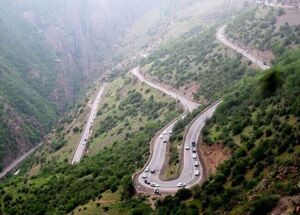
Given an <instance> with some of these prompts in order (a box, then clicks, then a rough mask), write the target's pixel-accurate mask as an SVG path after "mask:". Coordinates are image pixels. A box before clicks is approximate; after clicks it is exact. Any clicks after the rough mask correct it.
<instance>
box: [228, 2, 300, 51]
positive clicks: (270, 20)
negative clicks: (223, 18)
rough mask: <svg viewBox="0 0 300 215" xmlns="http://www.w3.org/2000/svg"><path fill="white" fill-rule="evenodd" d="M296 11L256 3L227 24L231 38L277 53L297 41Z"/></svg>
mask: <svg viewBox="0 0 300 215" xmlns="http://www.w3.org/2000/svg"><path fill="white" fill-rule="evenodd" d="M297 14H298V16H299V11H297V10H296V11H294V10H291V9H290V10H284V9H282V8H280V9H274V8H262V7H257V8H254V9H251V10H249V11H248V12H246V13H242V14H241V15H240V16H238V17H236V18H235V19H234V21H233V22H231V23H230V24H228V26H227V28H226V34H227V35H228V37H229V38H230V39H231V40H235V41H240V42H242V43H243V44H245V45H249V46H250V47H253V48H256V49H259V50H261V51H264V50H272V52H273V53H274V54H275V55H277V56H278V55H280V54H281V53H283V52H284V50H285V49H288V48H291V47H295V46H296V45H299V44H300V21H296V20H294V19H299V18H298V17H297Z"/></svg>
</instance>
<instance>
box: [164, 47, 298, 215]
mask: <svg viewBox="0 0 300 215" xmlns="http://www.w3.org/2000/svg"><path fill="white" fill-rule="evenodd" d="M299 59H300V50H296V51H292V52H290V53H289V54H286V55H284V56H282V57H281V59H279V60H278V62H277V63H276V66H274V67H273V68H271V69H270V70H269V71H266V72H265V73H264V74H258V75H257V76H255V77H254V78H247V79H244V80H242V81H241V82H240V83H239V84H237V85H236V86H234V88H233V90H232V92H231V93H230V94H228V95H227V96H226V97H225V98H224V102H223V104H222V105H221V106H220V108H218V109H217V111H216V114H215V115H214V117H213V118H212V120H210V122H209V124H208V126H207V127H206V131H205V132H204V135H205V137H204V139H205V140H206V142H207V143H209V144H211V143H214V142H216V141H217V142H223V143H224V144H226V145H227V146H229V147H231V148H232V150H233V152H234V154H233V156H232V158H231V159H229V160H228V161H226V162H225V163H224V164H222V165H221V166H220V167H219V168H218V171H217V173H216V175H214V176H212V177H210V178H209V180H208V181H207V182H205V183H204V185H203V186H202V187H201V188H195V189H194V199H195V201H194V203H193V204H192V205H194V206H191V207H192V208H195V206H196V207H197V208H198V209H197V210H201V211H202V212H204V213H208V214H219V213H225V214H247V213H250V214H266V213H267V212H268V211H270V210H271V209H272V208H273V207H274V205H276V202H277V201H278V199H279V198H281V197H283V196H292V195H296V194H299V192H300V190H299V187H298V185H297V184H298V181H299V177H300V176H299V171H298V170H299V168H300V166H299V154H300V146H299V136H300V130H299V129H300V128H299V121H300V115H299V114H300V109H299V107H300V106H299V96H298V95H299V93H300V91H299V90H300V89H299V86H300V79H299V77H300V73H299V72H300V60H299ZM211 134H213V136H211ZM250 199H251V201H250ZM178 201H179V198H173V199H171V200H170V199H167V200H166V201H164V202H162V203H161V202H160V203H158V205H159V207H158V209H159V210H158V213H159V214H164V213H165V211H166V210H169V211H173V213H175V211H180V210H183V211H184V210H186V209H185V208H184V205H187V204H188V205H189V202H186V203H183V204H181V205H180V204H178V203H179V202H180V201H179V202H178ZM167 208H169V209H167ZM172 208H173V209H172ZM163 211H164V212H163Z"/></svg>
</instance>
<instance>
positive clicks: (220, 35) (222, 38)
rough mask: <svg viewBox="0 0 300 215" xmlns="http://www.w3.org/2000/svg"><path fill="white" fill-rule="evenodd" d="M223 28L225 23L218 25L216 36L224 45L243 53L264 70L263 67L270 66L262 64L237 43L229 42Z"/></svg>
mask: <svg viewBox="0 0 300 215" xmlns="http://www.w3.org/2000/svg"><path fill="white" fill-rule="evenodd" d="M225 28H226V25H223V26H222V27H220V28H219V29H218V31H217V33H216V37H217V39H218V40H219V41H220V42H222V43H223V44H225V45H226V46H228V47H230V48H232V49H233V50H235V51H237V52H238V53H240V54H242V55H244V56H245V57H246V58H248V59H249V60H250V61H252V62H253V63H255V64H256V65H257V66H259V67H260V68H261V69H263V70H265V69H269V68H270V67H269V66H267V65H264V63H263V62H262V61H261V60H259V59H257V58H256V57H254V56H253V55H251V54H249V53H248V52H247V51H246V50H244V49H242V48H240V47H238V46H237V45H235V44H233V43H232V42H230V41H229V40H228V39H227V38H226V36H225Z"/></svg>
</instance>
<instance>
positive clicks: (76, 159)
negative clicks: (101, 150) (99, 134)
mask: <svg viewBox="0 0 300 215" xmlns="http://www.w3.org/2000/svg"><path fill="white" fill-rule="evenodd" d="M105 87H106V84H103V86H102V87H101V88H100V90H99V92H98V94H97V97H96V99H95V101H94V103H93V105H92V109H91V112H90V115H89V118H88V120H87V122H86V125H85V128H84V131H83V133H82V135H81V139H80V142H79V144H78V145H77V148H76V151H75V153H74V156H73V158H72V161H71V164H75V163H79V162H80V160H81V158H82V156H83V154H84V152H85V149H86V144H87V141H88V139H89V137H90V134H91V131H90V129H91V127H92V125H93V122H94V120H95V118H96V116H97V111H98V106H99V103H100V100H101V96H102V94H103V92H104V90H105Z"/></svg>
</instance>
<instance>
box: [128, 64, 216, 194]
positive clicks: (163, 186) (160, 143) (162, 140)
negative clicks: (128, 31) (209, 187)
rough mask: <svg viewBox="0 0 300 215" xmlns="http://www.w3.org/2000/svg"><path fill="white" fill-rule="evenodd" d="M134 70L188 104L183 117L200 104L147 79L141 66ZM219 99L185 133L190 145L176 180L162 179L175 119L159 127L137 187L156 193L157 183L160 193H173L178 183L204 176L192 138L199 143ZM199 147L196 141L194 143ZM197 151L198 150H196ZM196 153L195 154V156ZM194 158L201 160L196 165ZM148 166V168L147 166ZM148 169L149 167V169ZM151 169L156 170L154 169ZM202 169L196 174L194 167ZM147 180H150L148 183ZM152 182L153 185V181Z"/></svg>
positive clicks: (185, 143)
mask: <svg viewBox="0 0 300 215" xmlns="http://www.w3.org/2000/svg"><path fill="white" fill-rule="evenodd" d="M132 73H133V74H134V75H135V76H136V77H137V78H138V79H139V80H140V81H142V82H145V83H146V84H148V85H150V86H151V87H153V88H156V89H158V90H161V91H162V92H164V93H166V94H167V95H170V96H172V97H173V98H175V99H178V100H179V101H180V102H181V103H182V105H183V106H184V107H186V111H185V113H184V114H183V116H182V117H184V116H185V115H186V114H187V112H188V111H192V110H194V109H195V108H197V107H198V106H199V104H197V103H195V102H193V101H191V100H189V99H187V98H186V97H184V96H181V95H178V94H177V93H175V92H173V91H171V90H168V89H165V88H163V87H161V86H158V85H156V84H154V83H152V82H150V81H148V80H146V79H145V78H144V77H143V76H142V75H141V74H140V73H139V68H135V69H133V70H132ZM219 103H220V102H218V103H216V104H214V105H212V106H211V107H209V108H207V109H206V110H205V111H204V112H203V113H202V114H201V115H200V116H198V117H197V118H196V119H195V120H194V121H193V123H192V125H191V126H190V128H189V129H188V132H187V134H186V136H185V141H184V148H185V146H186V145H189V149H184V154H183V168H182V172H181V174H180V176H179V177H178V178H176V179H174V180H169V181H163V180H161V179H160V178H159V175H160V171H161V170H162V167H163V164H164V162H165V155H166V151H167V144H168V140H169V138H170V135H171V134H170V131H172V129H173V127H174V125H175V123H176V120H175V121H173V122H172V123H170V124H169V125H168V126H167V127H165V128H164V129H163V130H161V131H160V134H159V135H157V136H156V139H154V143H153V146H154V147H153V151H151V152H150V156H151V157H150V160H149V162H148V163H147V164H146V166H145V167H144V169H143V171H142V172H140V173H139V174H138V175H137V176H136V177H137V179H136V180H135V182H136V181H137V184H135V186H136V188H137V190H138V191H141V192H147V193H153V192H154V189H155V187H154V184H155V186H158V187H157V188H158V189H159V192H161V193H174V192H176V191H177V190H178V189H180V187H179V186H178V185H179V183H183V184H184V185H185V186H186V187H187V188H189V187H191V186H193V185H195V184H197V183H199V182H200V181H201V179H202V178H203V168H202V164H201V162H200V160H199V156H198V154H197V152H196V153H194V152H193V151H192V142H195V143H196V144H197V141H198V139H199V135H200V133H201V130H202V128H203V127H204V125H205V121H206V120H207V119H208V118H210V117H211V116H212V115H213V113H214V111H215V109H216V108H217V106H218V104H219ZM195 148H196V149H197V145H196V146H195ZM197 151H198V150H197ZM193 154H195V155H194V156H196V157H195V158H193ZM195 161H197V162H198V165H197V166H195ZM146 169H147V170H146ZM148 169H149V171H148ZM151 170H152V171H153V170H154V171H155V172H154V173H151ZM196 170H197V171H199V175H195V171H196ZM145 180H147V181H148V183H150V184H147V183H146V182H145ZM151 183H152V185H151Z"/></svg>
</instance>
